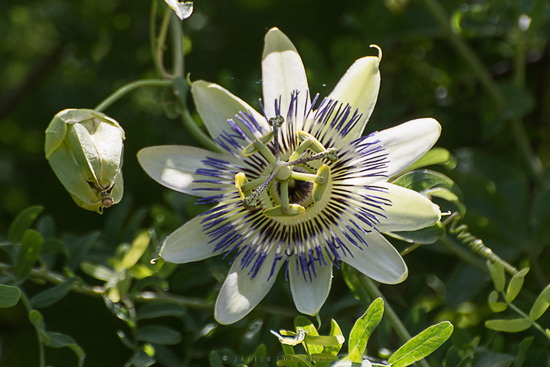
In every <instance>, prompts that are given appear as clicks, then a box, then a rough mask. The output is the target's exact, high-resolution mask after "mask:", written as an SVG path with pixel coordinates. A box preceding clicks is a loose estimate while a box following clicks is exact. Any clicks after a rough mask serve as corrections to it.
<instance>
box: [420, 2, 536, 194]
mask: <svg viewBox="0 0 550 367" xmlns="http://www.w3.org/2000/svg"><path fill="white" fill-rule="evenodd" d="M423 2H424V5H425V6H426V8H427V9H428V11H429V12H430V14H431V15H432V17H433V18H434V19H435V21H436V22H437V24H438V25H439V27H440V28H441V30H442V31H443V33H444V34H445V36H446V37H447V39H448V40H449V42H450V43H451V45H452V46H453V47H454V48H455V50H456V52H457V54H458V55H459V56H460V57H461V58H462V60H463V61H464V62H465V63H466V64H467V65H468V66H469V67H470V69H471V70H472V72H473V73H474V74H475V75H476V77H477V78H478V79H479V81H480V82H481V85H482V86H483V87H484V88H485V90H486V91H487V94H488V95H489V97H490V98H491V99H492V100H493V102H494V104H495V105H496V107H497V108H498V110H499V111H503V110H505V109H506V106H507V98H506V96H505V95H504V94H503V92H502V91H501V90H500V89H499V87H498V86H497V84H496V83H495V81H494V80H493V78H492V76H491V74H490V73H489V72H488V71H487V68H485V66H484V65H483V63H482V62H481V60H480V59H479V57H478V56H477V55H476V53H475V52H474V51H473V50H472V49H471V48H470V46H469V45H468V43H466V41H465V40H464V39H463V38H462V37H461V36H460V35H459V34H457V33H456V32H455V31H454V30H453V29H452V27H451V24H450V22H449V16H448V15H447V13H446V12H445V9H444V8H443V6H442V5H441V4H440V3H439V1H438V0H423ZM521 50H522V49H521ZM519 51H520V50H518V52H519ZM518 78H519V76H518ZM507 120H508V123H509V124H510V128H511V130H512V135H513V137H514V139H515V141H516V144H517V146H518V149H519V151H520V153H521V155H522V158H523V160H524V161H525V163H526V164H527V168H528V170H529V174H530V175H531V177H532V178H533V179H534V180H535V182H536V183H537V184H539V185H540V184H541V183H542V175H543V170H542V165H541V163H540V160H539V159H538V157H537V156H536V155H535V152H534V151H533V149H532V147H531V144H530V142H529V139H528V138H527V134H526V132H525V128H524V126H523V123H522V121H521V120H520V119H519V118H516V117H513V118H508V119H507Z"/></svg>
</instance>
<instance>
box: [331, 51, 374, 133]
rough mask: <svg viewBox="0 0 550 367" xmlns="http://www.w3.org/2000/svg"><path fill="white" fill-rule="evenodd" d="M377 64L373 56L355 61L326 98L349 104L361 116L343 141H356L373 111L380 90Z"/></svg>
mask: <svg viewBox="0 0 550 367" xmlns="http://www.w3.org/2000/svg"><path fill="white" fill-rule="evenodd" d="M378 63H379V61H378V57H374V56H366V57H363V58H361V59H358V60H356V61H355V62H354V63H353V65H351V66H350V68H349V69H348V70H347V71H346V73H345V74H344V76H343V77H342V78H341V79H340V81H339V82H338V84H337V85H336V87H335V88H334V89H333V91H332V92H331V93H330V95H329V96H328V98H329V99H334V100H338V101H339V102H341V103H343V104H344V106H345V105H346V104H348V103H349V105H350V106H351V107H352V109H353V111H354V110H355V109H358V110H359V112H360V113H362V114H363V116H362V118H361V119H360V120H359V121H358V123H357V124H356V125H355V127H354V128H353V129H352V130H351V131H350V132H349V134H348V135H347V136H346V137H345V139H344V141H350V140H354V139H357V138H358V137H360V136H361V135H362V134H363V130H364V129H365V125H366V124H367V121H368V119H369V117H370V115H371V114H372V111H373V110H374V105H375V104H376V99H377V98H378V90H379V89H380V72H379V70H378Z"/></svg>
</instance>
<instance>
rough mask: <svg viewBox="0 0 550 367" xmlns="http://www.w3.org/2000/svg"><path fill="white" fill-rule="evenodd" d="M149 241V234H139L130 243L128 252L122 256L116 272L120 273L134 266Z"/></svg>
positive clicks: (146, 232) (145, 232)
mask: <svg viewBox="0 0 550 367" xmlns="http://www.w3.org/2000/svg"><path fill="white" fill-rule="evenodd" d="M150 241H151V236H150V235H149V232H148V231H143V232H141V233H140V234H139V235H138V236H137V237H136V238H135V239H134V241H133V242H132V246H131V247H130V250H129V251H128V252H126V253H125V254H124V257H123V258H122V261H121V262H120V265H119V267H118V269H117V270H118V271H121V270H123V269H129V268H131V267H132V266H134V265H135V264H136V263H137V262H138V261H139V259H140V258H141V256H142V255H143V253H144V252H145V250H147V247H148V246H149V242H150Z"/></svg>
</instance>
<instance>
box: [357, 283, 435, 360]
mask: <svg viewBox="0 0 550 367" xmlns="http://www.w3.org/2000/svg"><path fill="white" fill-rule="evenodd" d="M359 281H360V282H361V285H362V286H363V287H364V288H365V290H366V291H367V293H368V294H369V295H370V296H371V298H372V299H376V298H379V297H380V298H382V299H383V300H384V314H385V316H386V317H387V318H388V320H389V321H390V323H391V324H392V326H393V329H394V330H395V332H396V333H397V335H398V336H399V338H400V339H401V341H402V342H403V343H405V342H407V341H409V340H410V339H411V337H412V336H411V334H410V333H409V331H408V330H407V328H406V327H405V325H404V324H403V322H402V321H401V319H400V318H399V316H397V313H396V312H395V311H394V309H393V308H392V307H391V305H390V304H389V302H388V301H387V300H386V298H385V297H384V295H382V292H380V290H379V289H378V286H377V285H376V284H375V283H374V281H373V280H371V279H370V278H368V277H366V276H360V277H359ZM417 363H418V364H419V365H420V366H422V367H430V364H429V363H428V361H426V359H422V360H420V361H418V362H417Z"/></svg>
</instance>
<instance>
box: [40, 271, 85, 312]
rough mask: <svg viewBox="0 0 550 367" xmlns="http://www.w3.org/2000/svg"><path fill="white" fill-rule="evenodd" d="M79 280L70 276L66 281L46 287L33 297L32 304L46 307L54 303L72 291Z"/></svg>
mask: <svg viewBox="0 0 550 367" xmlns="http://www.w3.org/2000/svg"><path fill="white" fill-rule="evenodd" d="M77 281H78V278H70V279H67V280H66V281H65V282H63V283H61V284H58V285H56V286H53V287H51V288H49V289H46V290H45V291H43V292H40V293H38V294H37V295H35V296H34V297H32V298H31V306H32V307H34V308H44V307H48V306H51V305H53V304H54V303H56V302H57V301H59V300H61V299H63V298H64V297H65V296H66V295H67V294H69V292H70V291H71V287H72V286H73V284H75V283H76V282H77Z"/></svg>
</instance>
